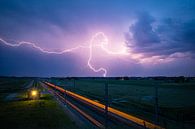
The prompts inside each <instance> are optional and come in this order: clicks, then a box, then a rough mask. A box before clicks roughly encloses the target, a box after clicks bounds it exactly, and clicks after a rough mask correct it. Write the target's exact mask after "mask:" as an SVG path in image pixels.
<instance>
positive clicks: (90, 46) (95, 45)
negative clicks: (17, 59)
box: [0, 32, 128, 77]
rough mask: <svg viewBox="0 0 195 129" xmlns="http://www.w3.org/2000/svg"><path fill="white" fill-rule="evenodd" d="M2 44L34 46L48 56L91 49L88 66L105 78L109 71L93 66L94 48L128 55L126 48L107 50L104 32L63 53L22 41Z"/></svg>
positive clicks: (109, 52)
mask: <svg viewBox="0 0 195 129" xmlns="http://www.w3.org/2000/svg"><path fill="white" fill-rule="evenodd" d="M100 36H101V37H103V38H102V40H101V43H99V44H94V41H95V39H96V38H98V37H100ZM0 42H1V43H3V44H5V45H7V46H10V47H19V46H21V45H29V46H32V47H33V48H35V49H37V50H39V51H41V52H43V53H47V54H64V53H67V52H72V51H75V50H77V49H81V48H87V49H89V58H88V60H87V65H88V67H89V68H90V69H91V70H93V71H94V72H103V76H104V77H105V76H106V75H107V70H106V69H105V68H103V67H100V68H95V67H94V66H93V65H92V64H91V60H92V58H93V48H94V47H100V48H101V49H102V50H104V51H105V52H106V53H107V54H111V55H128V53H127V52H126V48H125V47H124V49H123V50H122V51H119V52H113V51H111V50H109V49H108V48H106V45H108V38H107V36H106V35H105V34H104V33H103V32H98V33H96V34H95V35H93V36H92V38H91V40H90V43H89V45H86V46H84V45H78V46H76V47H73V48H69V49H64V50H62V51H59V52H57V51H48V50H45V49H43V48H41V47H39V46H37V45H36V44H35V43H32V42H26V41H20V42H16V43H15V44H13V43H9V42H7V41H6V40H4V39H2V38H0Z"/></svg>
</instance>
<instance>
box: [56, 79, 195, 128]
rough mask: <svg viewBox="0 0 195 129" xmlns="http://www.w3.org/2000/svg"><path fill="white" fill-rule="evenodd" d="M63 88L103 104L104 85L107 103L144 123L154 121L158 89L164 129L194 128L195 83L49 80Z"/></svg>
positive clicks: (160, 119) (161, 120)
mask: <svg viewBox="0 0 195 129" xmlns="http://www.w3.org/2000/svg"><path fill="white" fill-rule="evenodd" d="M52 82H53V83H55V84H58V85H61V86H62V87H64V88H65V89H68V90H72V91H74V92H76V93H78V94H81V95H83V96H86V97H88V98H91V99H93V100H96V101H99V102H101V103H104V93H105V91H104V86H105V83H108V86H109V91H108V92H109V104H110V106H111V107H114V108H116V109H119V110H121V111H124V112H126V113H129V114H133V115H135V116H138V117H140V118H143V119H145V120H148V121H151V122H154V121H155V106H154V105H155V102H156V101H155V88H156V87H158V88H157V89H158V112H159V122H160V124H161V125H162V126H164V127H166V128H175V129H177V128H195V125H194V123H195V110H194V109H195V81H194V80H191V81H189V82H183V83H176V82H173V81H167V80H163V81H162V80H161V81H159V80H158V81H157V80H149V79H145V80H105V79H77V80H69V79H66V80H59V79H54V80H52Z"/></svg>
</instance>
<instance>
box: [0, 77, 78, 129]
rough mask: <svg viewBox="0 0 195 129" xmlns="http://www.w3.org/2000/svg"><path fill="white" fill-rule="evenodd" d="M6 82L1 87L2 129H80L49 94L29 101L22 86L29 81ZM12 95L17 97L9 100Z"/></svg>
mask: <svg viewBox="0 0 195 129" xmlns="http://www.w3.org/2000/svg"><path fill="white" fill-rule="evenodd" d="M1 81H2V80H1ZM4 81H5V82H6V83H4V84H3V83H2V84H1V85H0V90H1V98H0V125H1V126H0V128H1V129H54V128H55V129H77V128H78V127H77V126H76V125H75V123H74V122H73V121H72V120H71V119H70V118H69V117H68V116H67V115H66V114H65V112H64V110H63V109H62V107H60V106H59V104H58V103H57V102H56V101H55V100H54V99H53V98H52V97H51V96H50V95H49V94H47V93H46V94H43V95H42V97H41V99H39V100H28V99H27V98H26V97H27V96H26V91H25V90H22V85H23V84H24V83H26V82H27V81H28V80H22V79H21V80H20V79H19V80H12V79H4ZM7 81H9V83H7ZM2 82H3V81H2ZM16 82H17V83H16ZM5 91H6V92H5ZM11 94H14V95H15V96H14V97H13V98H11V99H7V96H10V95H11Z"/></svg>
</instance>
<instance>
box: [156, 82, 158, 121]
mask: <svg viewBox="0 0 195 129" xmlns="http://www.w3.org/2000/svg"><path fill="white" fill-rule="evenodd" d="M155 124H156V125H158V85H155Z"/></svg>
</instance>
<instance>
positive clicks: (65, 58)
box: [0, 0, 195, 76]
mask: <svg viewBox="0 0 195 129" xmlns="http://www.w3.org/2000/svg"><path fill="white" fill-rule="evenodd" d="M98 32H101V34H100V35H98V36H94V35H96V34H97V33H98ZM92 38H94V39H93V40H92ZM21 41H25V42H30V43H33V44H34V45H36V46H38V47H40V48H41V49H43V50H45V51H49V52H61V51H63V50H67V49H71V48H75V47H78V46H85V47H79V48H78V49H74V50H72V51H70V52H65V53H62V54H55V53H46V52H43V51H41V50H40V49H37V48H35V47H33V46H32V45H29V44H22V45H19V46H18V47H13V46H11V45H8V44H6V43H9V44H18V43H21ZM105 42H106V43H107V44H105ZM102 43H103V44H102ZM90 44H93V45H92V47H90ZM98 44H99V46H98ZM95 45H96V46H95ZM102 46H103V47H102ZM121 52H122V53H121ZM89 59H90V62H89ZM88 63H90V64H88ZM89 65H90V66H91V67H92V68H91V67H90V66H89ZM101 68H103V69H104V70H99V72H97V71H98V69H101ZM96 70H97V71H96ZM105 70H106V71H107V76H181V75H184V76H195V1H194V0H167V1H165V0H0V75H3V76H102V75H103V74H104V73H105ZM95 71H96V72H95Z"/></svg>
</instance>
